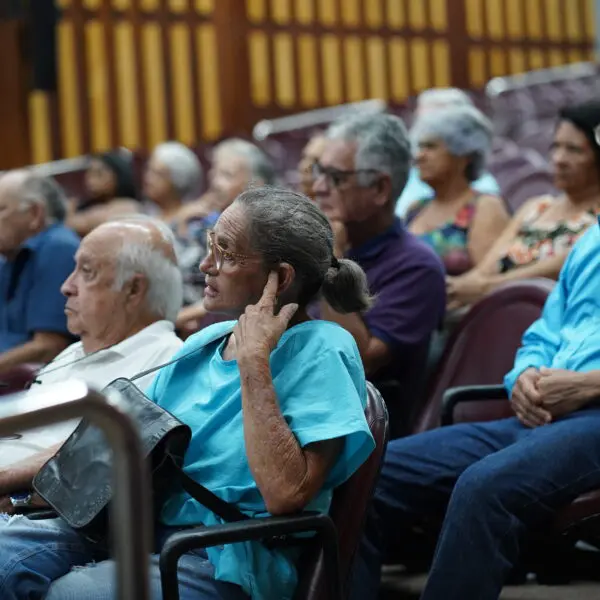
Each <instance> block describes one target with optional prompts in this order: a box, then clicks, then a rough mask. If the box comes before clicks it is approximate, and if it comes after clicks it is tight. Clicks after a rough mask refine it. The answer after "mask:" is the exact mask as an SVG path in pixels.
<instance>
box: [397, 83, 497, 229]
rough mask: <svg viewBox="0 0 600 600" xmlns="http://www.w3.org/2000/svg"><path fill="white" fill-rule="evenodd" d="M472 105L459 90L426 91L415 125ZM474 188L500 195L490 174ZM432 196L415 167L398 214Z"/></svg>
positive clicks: (420, 96)
mask: <svg viewBox="0 0 600 600" xmlns="http://www.w3.org/2000/svg"><path fill="white" fill-rule="evenodd" d="M472 105H473V102H472V101H471V98H470V97H469V96H468V95H467V94H466V93H465V92H463V91H462V90H459V89H457V88H432V89H429V90H425V91H424V92H422V93H421V94H420V95H419V97H418V98H417V109H416V111H415V122H414V124H416V123H417V122H418V121H419V119H420V118H421V117H422V116H424V115H429V114H431V113H434V112H436V113H437V112H438V111H439V110H441V109H445V108H451V107H457V106H472ZM473 188H474V189H475V190H477V191H478V192H479V193H481V194H490V195H493V196H497V195H498V194H499V193H500V187H499V186H498V183H497V181H496V180H495V179H494V177H493V176H492V175H491V174H490V173H488V172H483V173H481V175H480V176H479V177H478V178H477V179H476V180H475V181H474V182H473ZM432 196H433V190H432V189H431V187H430V186H429V185H427V184H426V183H425V182H424V181H422V180H421V178H420V175H419V169H418V168H416V167H413V168H412V169H411V170H410V173H409V177H408V182H407V184H406V187H405V188H404V191H403V192H402V195H401V196H400V198H399V199H398V202H397V204H396V214H397V215H398V216H400V217H402V216H404V215H405V213H406V211H407V210H408V208H409V207H410V206H411V205H412V204H413V203H414V202H416V201H417V200H421V199H422V198H431V197H432Z"/></svg>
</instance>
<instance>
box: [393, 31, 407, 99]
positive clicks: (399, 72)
mask: <svg viewBox="0 0 600 600" xmlns="http://www.w3.org/2000/svg"><path fill="white" fill-rule="evenodd" d="M407 52H408V50H407V47H406V41H405V40H404V38H401V37H393V38H392V39H391V40H390V44H389V53H390V60H389V65H390V69H389V77H390V81H391V92H392V98H393V99H394V100H396V101H398V102H399V101H402V100H406V98H407V97H408V95H409V93H410V90H409V88H408V77H407V69H406V66H407V65H408V60H407V58H408V56H407Z"/></svg>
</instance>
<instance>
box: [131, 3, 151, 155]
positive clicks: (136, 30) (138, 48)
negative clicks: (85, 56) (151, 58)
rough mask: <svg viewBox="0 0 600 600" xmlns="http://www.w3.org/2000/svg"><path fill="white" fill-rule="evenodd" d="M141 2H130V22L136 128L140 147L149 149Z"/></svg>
mask: <svg viewBox="0 0 600 600" xmlns="http://www.w3.org/2000/svg"><path fill="white" fill-rule="evenodd" d="M141 9H142V5H141V0H131V13H130V20H131V25H132V28H133V45H134V56H135V89H136V96H137V98H138V100H139V102H138V104H139V110H138V112H137V126H138V131H139V140H140V146H141V147H142V148H146V149H149V148H150V134H149V132H148V127H147V123H148V114H149V110H148V105H147V99H146V89H147V77H146V72H145V70H144V60H143V56H142V54H143V47H144V45H143V31H142V27H143V19H142V14H141Z"/></svg>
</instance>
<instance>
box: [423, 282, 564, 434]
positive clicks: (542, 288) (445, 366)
mask: <svg viewBox="0 0 600 600" xmlns="http://www.w3.org/2000/svg"><path fill="white" fill-rule="evenodd" d="M553 286H554V281H551V280H549V279H541V278H540V279H530V280H523V281H515V282H513V283H509V284H507V285H505V286H502V287H500V288H498V289H496V290H495V291H493V292H492V293H491V294H489V295H488V296H486V297H485V298H483V299H482V300H481V301H480V302H478V303H477V304H476V305H475V306H473V307H472V308H471V310H470V311H469V312H468V313H467V314H466V315H465V316H464V317H463V319H462V320H461V321H460V323H459V324H458V325H457V326H456V328H455V329H454V331H453V332H452V334H451V335H450V337H449V339H448V342H447V344H446V347H445V350H444V352H443V354H442V358H441V360H440V363H439V366H438V368H437V372H436V375H435V377H434V378H433V380H432V382H431V384H430V386H429V390H428V393H427V395H426V399H425V401H424V403H423V404H422V405H421V406H420V407H419V408H418V412H417V414H416V415H415V417H414V421H413V422H414V425H413V427H412V430H413V432H415V433H416V432H420V431H425V430H427V429H433V428H434V427H437V426H438V425H439V424H440V417H441V408H442V398H443V395H444V392H445V391H446V390H447V389H449V388H453V387H457V386H465V385H482V384H499V383H501V382H502V380H503V378H504V375H505V374H506V373H507V372H508V371H510V369H512V366H513V362H514V358H515V353H516V351H517V349H518V348H519V346H520V345H521V338H522V336H523V333H524V332H525V330H526V329H527V328H528V327H529V325H531V323H533V321H535V320H536V319H537V318H538V317H539V316H540V314H541V311H542V308H543V306H544V303H545V302H546V298H547V297H548V294H549V293H550V290H551V289H552V287H553Z"/></svg>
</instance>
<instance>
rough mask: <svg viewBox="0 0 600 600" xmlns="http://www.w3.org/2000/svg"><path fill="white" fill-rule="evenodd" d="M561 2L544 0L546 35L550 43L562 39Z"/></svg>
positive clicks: (558, 0) (559, 0)
mask: <svg viewBox="0 0 600 600" xmlns="http://www.w3.org/2000/svg"><path fill="white" fill-rule="evenodd" d="M562 4H563V3H562V2H561V0H546V35H547V36H548V39H549V40H550V41H552V42H558V41H560V40H561V39H562V37H563V35H562V27H561V20H562Z"/></svg>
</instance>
